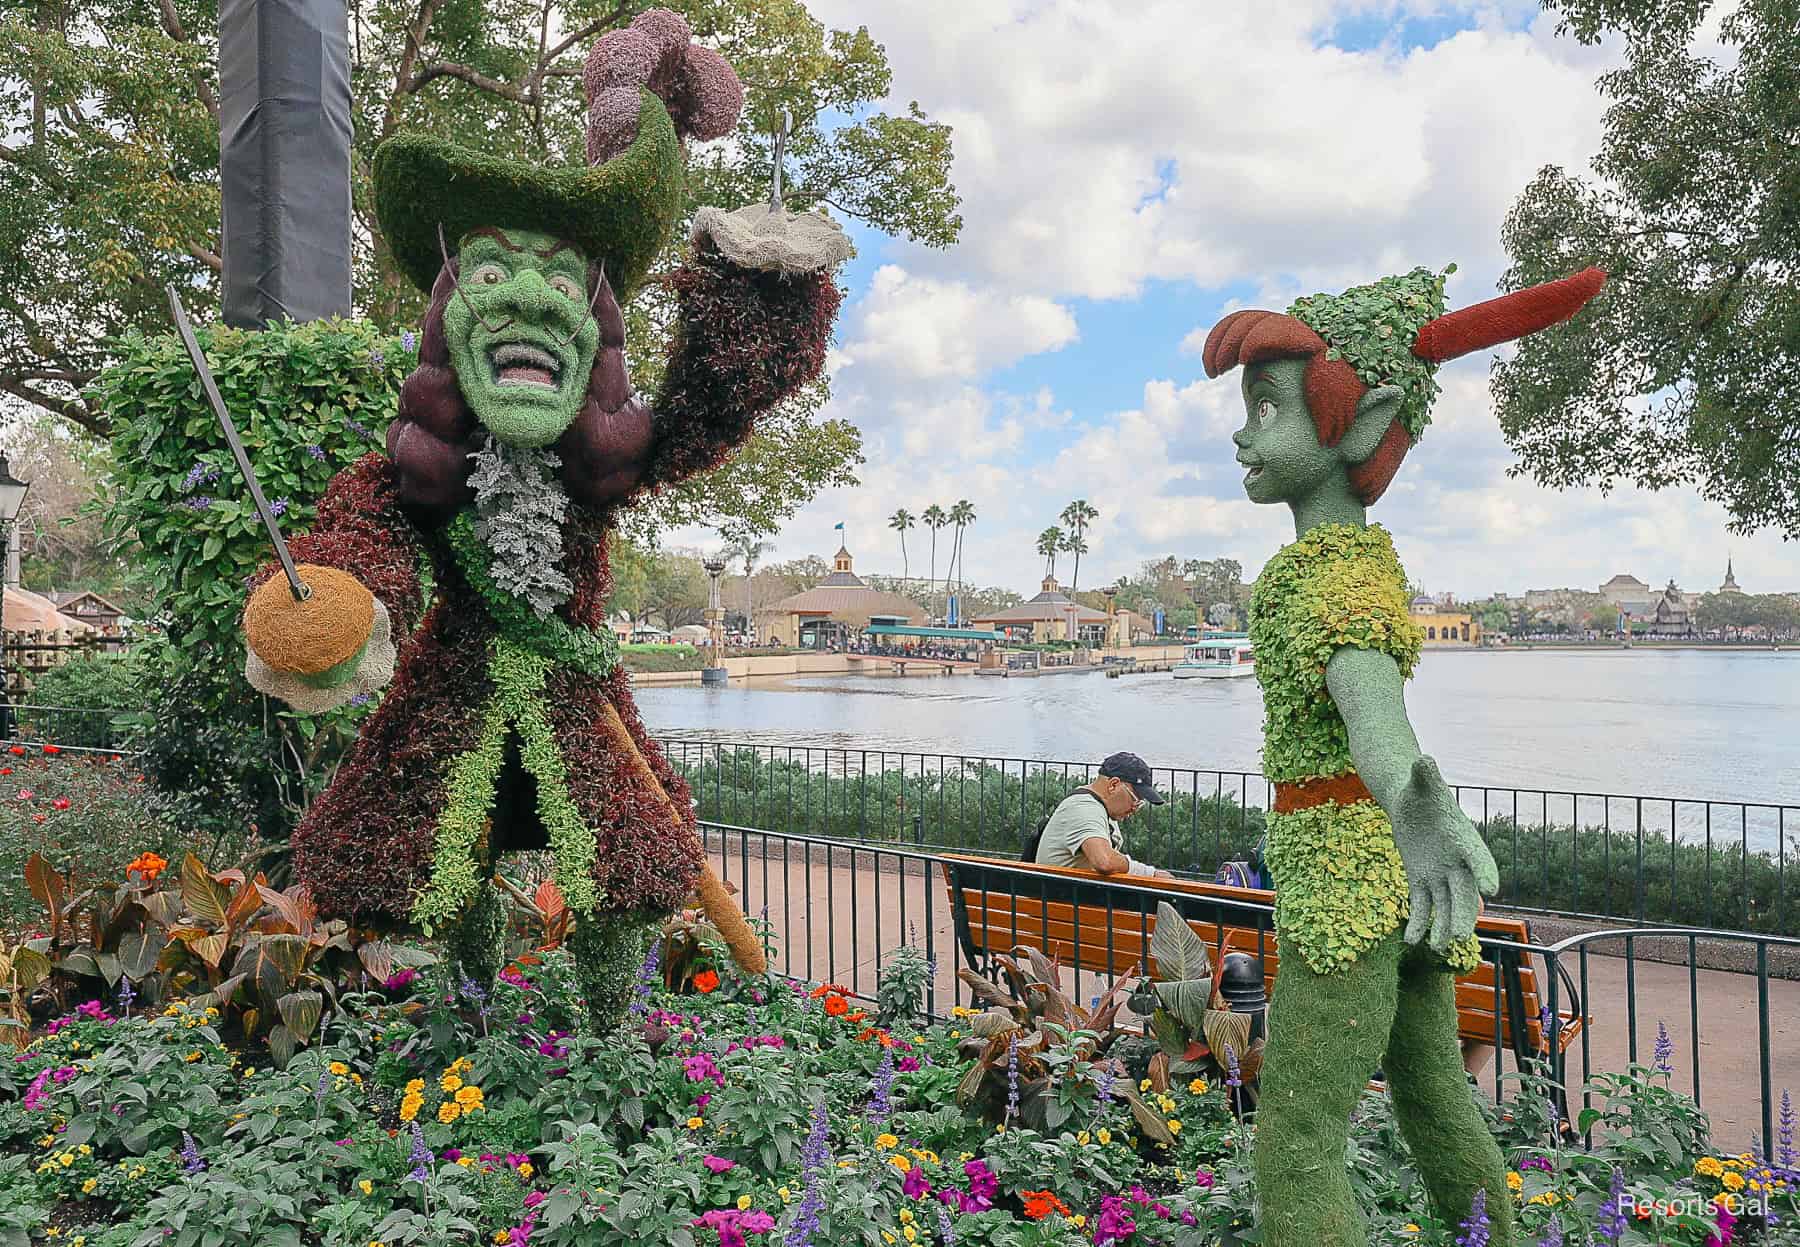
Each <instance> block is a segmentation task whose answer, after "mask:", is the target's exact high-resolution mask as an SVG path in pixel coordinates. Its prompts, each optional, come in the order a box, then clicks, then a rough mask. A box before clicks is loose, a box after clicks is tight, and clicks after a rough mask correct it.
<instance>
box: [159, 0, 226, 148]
mask: <svg viewBox="0 0 1800 1247" xmlns="http://www.w3.org/2000/svg"><path fill="white" fill-rule="evenodd" d="M159 4H160V6H161V8H162V28H163V33H164V34H166V35H168V36H169V38H171V39H173V40H174V41H175V42H176V43H188V42H190V40H189V39H188V37H187V32H186V31H184V30H183V29H182V28H181V15H180V14H178V13H176V12H175V0H159ZM194 90H195V92H196V93H197V94H198V95H199V96H200V102H201V103H202V104H204V105H205V106H206V111H207V112H208V113H210V114H212V119H213V124H214V125H217V124H218V122H219V97H218V95H217V94H216V93H214V91H213V89H212V83H210V82H208V81H207V80H206V75H205V74H204V73H196V74H195V75H194Z"/></svg>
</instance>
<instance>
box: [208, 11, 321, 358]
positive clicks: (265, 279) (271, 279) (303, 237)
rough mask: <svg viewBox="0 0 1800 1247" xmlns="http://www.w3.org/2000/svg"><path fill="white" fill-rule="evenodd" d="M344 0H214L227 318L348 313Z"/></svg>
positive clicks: (260, 322) (243, 325)
mask: <svg viewBox="0 0 1800 1247" xmlns="http://www.w3.org/2000/svg"><path fill="white" fill-rule="evenodd" d="M349 63H350V49H349V38H348V22H347V19H346V17H345V11H344V0H220V2H219V181H220V189H221V199H222V222H221V233H222V235H223V245H222V251H221V256H222V258H223V260H224V278H223V282H222V285H223V288H224V290H223V305H224V306H223V310H224V318H225V323H226V324H228V325H233V326H236V327H238V328H240V329H261V328H263V327H264V326H265V325H267V324H268V323H269V322H270V321H274V320H279V319H281V318H283V317H286V318H288V319H291V320H296V321H305V320H318V319H320V318H322V317H327V316H347V315H349V314H350V68H349Z"/></svg>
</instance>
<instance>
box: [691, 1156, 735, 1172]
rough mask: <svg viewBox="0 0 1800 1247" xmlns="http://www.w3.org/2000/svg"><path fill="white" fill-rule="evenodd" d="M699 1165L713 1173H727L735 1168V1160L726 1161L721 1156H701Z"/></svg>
mask: <svg viewBox="0 0 1800 1247" xmlns="http://www.w3.org/2000/svg"><path fill="white" fill-rule="evenodd" d="M700 1163H701V1164H703V1165H705V1166H706V1167H707V1168H708V1169H710V1170H712V1171H713V1172H714V1173H728V1172H730V1171H731V1170H733V1169H736V1168H737V1162H736V1161H735V1160H726V1159H725V1158H724V1157H723V1156H702V1157H701V1158H700Z"/></svg>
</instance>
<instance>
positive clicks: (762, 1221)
mask: <svg viewBox="0 0 1800 1247" xmlns="http://www.w3.org/2000/svg"><path fill="white" fill-rule="evenodd" d="M738 1225H739V1226H740V1227H741V1228H742V1229H745V1230H748V1231H749V1232H750V1233H752V1234H767V1233H768V1232H769V1231H770V1230H772V1229H774V1228H775V1218H774V1217H771V1216H770V1215H769V1214H768V1213H766V1212H764V1211H763V1210H762V1209H760V1208H752V1209H751V1210H750V1211H749V1212H746V1213H745V1214H744V1215H743V1216H741V1217H739V1218H738Z"/></svg>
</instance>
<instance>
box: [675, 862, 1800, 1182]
mask: <svg viewBox="0 0 1800 1247" xmlns="http://www.w3.org/2000/svg"><path fill="white" fill-rule="evenodd" d="M709 847H710V848H711V849H712V851H713V858H714V866H715V869H718V870H719V871H720V873H721V875H722V877H724V878H726V879H728V880H729V881H731V882H732V883H733V884H735V885H736V886H738V887H739V889H740V892H739V899H740V901H741V902H742V904H743V906H744V909H745V911H746V912H747V913H749V914H750V915H752V916H755V915H756V914H757V913H758V912H759V911H761V910H763V908H764V907H765V906H766V907H767V911H768V917H769V919H770V921H771V922H773V924H774V927H775V932H776V940H777V945H778V947H777V951H776V959H775V969H777V970H778V971H781V972H783V973H787V974H792V975H795V976H796V977H800V978H805V979H808V980H826V981H831V982H836V983H841V984H843V985H844V986H846V987H848V988H850V989H851V990H852V991H854V992H857V993H859V994H863V995H867V996H871V997H872V996H873V995H874V993H875V986H876V980H877V975H878V973H879V968H880V965H881V962H882V960H883V959H884V957H885V955H886V954H887V952H888V951H890V950H892V949H893V948H895V947H897V946H899V945H900V944H902V943H908V942H910V943H912V944H914V945H916V946H919V947H921V948H924V949H926V950H927V951H928V952H929V953H931V954H932V955H934V956H935V957H936V959H937V967H938V968H937V975H936V981H935V993H936V999H935V1001H934V1002H933V1007H934V1008H936V1009H937V1010H938V1011H940V1012H942V1011H946V1010H948V1008H949V1007H950V1005H951V1004H953V1003H967V997H968V992H967V989H966V988H962V987H960V986H959V984H958V983H957V981H956V971H957V969H959V968H962V967H964V966H966V965H967V962H966V961H965V960H964V959H963V957H962V955H961V952H960V950H959V949H958V948H957V946H956V940H955V935H954V931H953V927H952V921H951V910H950V904H949V900H948V894H947V892H946V891H945V886H944V879H943V875H942V873H941V872H940V870H939V869H938V868H937V867H936V866H935V865H933V866H931V867H930V873H929V875H927V873H926V864H925V863H923V862H920V861H917V860H910V859H908V858H906V857H904V856H903V853H904V849H901V850H900V851H898V852H896V851H892V850H885V851H884V850H878V849H874V848H871V847H868V846H864V845H856V846H851V845H846V844H834V845H827V844H825V843H823V842H818V843H815V844H813V845H812V846H810V852H809V850H808V846H806V845H804V844H801V843H798V842H794V841H787V840H784V839H782V838H781V837H778V836H770V837H768V838H767V840H766V842H764V841H762V840H761V838H759V837H757V836H755V835H751V836H750V837H748V838H747V842H746V841H739V840H736V839H734V840H733V841H732V842H731V845H730V851H729V853H727V854H724V855H721V853H720V851H719V850H720V845H719V843H718V841H717V840H716V839H715V840H713V841H712V842H711V844H710V845H709ZM809 859H810V860H809ZM903 867H904V869H903ZM1568 969H1569V972H1570V974H1571V975H1573V976H1575V977H1576V978H1577V981H1578V982H1579V979H1580V976H1581V973H1582V967H1581V966H1580V964H1579V963H1578V962H1576V961H1573V960H1571V962H1570V963H1569V965H1568ZM1539 973H1540V982H1542V981H1544V980H1543V978H1542V966H1541V965H1540V966H1539ZM1632 974H1633V975H1634V977H1635V982H1634V984H1633V985H1632V987H1633V988H1634V990H1628V986H1627V981H1626V980H1627V963H1626V962H1625V961H1624V959H1623V958H1620V957H1607V956H1599V955H1591V956H1590V957H1589V958H1588V959H1587V966H1586V975H1587V995H1586V1000H1587V1005H1586V1008H1585V1010H1584V1011H1585V1012H1586V1013H1587V1014H1588V1015H1589V1016H1590V1017H1592V1018H1593V1019H1594V1021H1593V1022H1592V1024H1591V1025H1590V1026H1589V1027H1588V1028H1587V1031H1586V1033H1585V1034H1584V1035H1583V1036H1581V1037H1580V1038H1578V1039H1577V1040H1576V1041H1575V1043H1574V1044H1573V1045H1572V1046H1571V1048H1570V1053H1569V1055H1570V1065H1569V1070H1570V1085H1571V1096H1572V1097H1573V1098H1575V1099H1576V1100H1577V1101H1578V1098H1579V1090H1580V1084H1581V1082H1582V1081H1583V1080H1584V1078H1587V1077H1592V1076H1598V1075H1600V1074H1602V1073H1606V1072H1623V1071H1624V1070H1625V1068H1626V1067H1627V1065H1628V1064H1629V1063H1630V1062H1631V1061H1632V1060H1633V1059H1635V1060H1636V1061H1637V1062H1639V1063H1641V1064H1644V1065H1648V1064H1650V1063H1651V1061H1652V1055H1651V1054H1652V1047H1653V1044H1654V1041H1655V1038H1656V1027H1657V1023H1658V1022H1659V1021H1660V1022H1662V1023H1663V1024H1664V1025H1665V1026H1666V1027H1667V1028H1668V1030H1669V1034H1670V1036H1671V1038H1672V1039H1673V1040H1674V1044H1675V1054H1674V1057H1673V1059H1672V1061H1671V1064H1672V1065H1673V1067H1674V1070H1675V1076H1674V1079H1673V1086H1674V1088H1675V1089H1676V1090H1677V1091H1681V1092H1683V1093H1685V1094H1689V1095H1692V1094H1694V1091H1695V1088H1696V1074H1697V1078H1698V1084H1697V1085H1698V1090H1699V1094H1700V1100H1701V1103H1702V1104H1703V1106H1704V1107H1705V1108H1706V1110H1707V1112H1708V1113H1709V1114H1710V1115H1711V1117H1712V1121H1713V1129H1714V1134H1715V1136H1716V1138H1717V1140H1718V1142H1719V1144H1720V1146H1722V1147H1730V1148H1732V1149H1734V1150H1736V1149H1739V1148H1744V1147H1748V1146H1749V1144H1750V1138H1751V1135H1752V1134H1759V1133H1761V1131H1762V1110H1761V1103H1762V1099H1761V1072H1760V1062H1759V1053H1760V1052H1762V1051H1764V1050H1765V1049H1766V1050H1767V1051H1768V1052H1769V1053H1770V1065H1771V1069H1770V1083H1769V1085H1770V1088H1771V1090H1772V1094H1773V1096H1774V1099H1775V1101H1776V1102H1777V1103H1778V1102H1779V1099H1780V1095H1781V1090H1782V1088H1783V1087H1787V1088H1791V1089H1792V1090H1793V1091H1794V1093H1795V1095H1796V1096H1800V983H1797V982H1793V981H1790V980H1781V979H1772V980H1770V981H1769V983H1768V1036H1767V1043H1766V1044H1765V1043H1764V1042H1763V1041H1762V1037H1761V1027H1760V1023H1759V1011H1758V991H1757V981H1756V978H1755V977H1754V976H1753V975H1744V974H1736V973H1731V972H1727V971H1720V970H1698V971H1694V972H1693V977H1692V981H1691V982H1690V971H1689V969H1688V968H1687V967H1686V966H1678V965H1668V964H1663V963H1659V962H1650V961H1641V960H1640V961H1637V962H1636V963H1635V968H1634V969H1633V970H1632ZM1104 986H1105V984H1104V982H1103V981H1101V980H1100V979H1099V978H1097V976H1095V975H1094V974H1092V973H1084V974H1077V973H1075V972H1068V973H1065V987H1067V988H1069V989H1071V990H1072V991H1074V992H1075V993H1076V994H1077V996H1078V997H1079V998H1081V999H1084V1000H1085V999H1090V998H1092V997H1093V996H1094V995H1095V994H1097V993H1098V992H1099V991H1100V990H1102V988H1103V987H1104ZM1633 996H1635V1000H1636V1009H1635V1014H1636V1034H1635V1037H1634V1036H1633V1034H1632V1028H1631V1025H1630V1023H1631V1020H1632V1019H1631V1018H1630V1016H1629V1015H1628V1012H1627V1009H1626V1002H1627V1000H1628V999H1631V998H1633ZM1696 1003H1697V1006H1698V1007H1697V1008H1696V1007H1695V1004H1696ZM1565 1007H1566V1002H1565ZM1634 1038H1635V1048H1634V1046H1633V1044H1634ZM1696 1052H1697V1053H1698V1069H1697V1071H1696V1061H1695V1054H1696ZM1508 1068H1510V1062H1509V1064H1508ZM1481 1085H1482V1087H1483V1088H1484V1089H1491V1088H1492V1087H1493V1086H1494V1079H1493V1070H1492V1068H1491V1067H1490V1068H1489V1069H1488V1070H1487V1071H1486V1072H1485V1073H1484V1074H1483V1075H1482V1077H1481Z"/></svg>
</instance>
